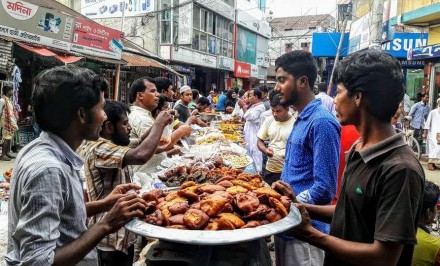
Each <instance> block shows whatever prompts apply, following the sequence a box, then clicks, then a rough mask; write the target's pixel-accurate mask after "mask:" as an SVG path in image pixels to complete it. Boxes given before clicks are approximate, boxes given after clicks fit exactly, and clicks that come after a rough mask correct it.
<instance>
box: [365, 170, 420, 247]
mask: <svg viewBox="0 0 440 266" xmlns="http://www.w3.org/2000/svg"><path fill="white" fill-rule="evenodd" d="M390 171H392V170H390ZM385 174H386V176H384V177H383V178H382V180H381V184H380V185H379V186H380V187H379V188H378V191H376V194H377V197H378V202H377V212H376V228H375V234H374V239H376V240H378V241H382V242H392V243H397V244H411V245H414V244H416V242H417V241H416V228H415V224H416V223H417V221H418V218H419V215H420V213H418V212H419V209H420V206H421V200H422V194H423V188H424V179H423V177H422V176H420V175H419V174H418V173H417V172H416V171H415V170H414V169H411V168H404V169H401V170H399V171H394V172H393V173H391V174H387V173H385Z"/></svg>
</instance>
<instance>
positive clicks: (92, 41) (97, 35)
mask: <svg viewBox="0 0 440 266" xmlns="http://www.w3.org/2000/svg"><path fill="white" fill-rule="evenodd" d="M123 38H124V33H123V32H121V31H118V30H114V29H111V28H108V27H105V26H102V25H100V24H98V23H94V22H92V21H88V20H85V19H81V18H76V19H75V29H74V31H73V40H72V48H71V50H72V51H76V52H80V53H82V54H89V55H94V56H100V57H105V58H111V59H118V60H120V59H121V55H122V48H123V45H122V39H123Z"/></svg>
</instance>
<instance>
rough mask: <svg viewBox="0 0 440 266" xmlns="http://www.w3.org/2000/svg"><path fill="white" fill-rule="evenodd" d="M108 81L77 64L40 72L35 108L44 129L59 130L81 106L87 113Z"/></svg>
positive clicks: (66, 124)
mask: <svg viewBox="0 0 440 266" xmlns="http://www.w3.org/2000/svg"><path fill="white" fill-rule="evenodd" d="M108 87H109V86H108V82H107V81H106V80H105V79H104V78H102V77H100V76H98V75H96V74H95V73H94V72H93V71H92V70H89V69H86V68H79V67H77V66H74V65H68V66H58V67H54V68H51V69H48V70H45V71H43V72H41V73H40V74H38V76H37V77H36V79H35V86H34V90H33V92H32V109H33V110H34V115H35V119H36V122H37V124H38V125H39V126H40V127H41V129H42V130H44V131H50V132H52V133H55V134H57V133H60V132H62V131H63V130H66V129H67V127H68V126H69V125H70V123H71V122H72V121H73V120H74V119H75V116H76V115H77V112H78V109H79V108H81V107H82V108H84V109H85V111H86V113H87V112H88V111H90V109H92V108H93V107H94V106H95V105H97V104H98V103H99V101H100V100H101V92H104V93H105V92H106V91H107V90H108Z"/></svg>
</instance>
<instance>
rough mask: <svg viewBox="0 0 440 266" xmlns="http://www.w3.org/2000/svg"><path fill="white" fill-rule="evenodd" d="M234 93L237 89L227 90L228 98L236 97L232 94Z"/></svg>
mask: <svg viewBox="0 0 440 266" xmlns="http://www.w3.org/2000/svg"><path fill="white" fill-rule="evenodd" d="M233 93H235V90H233V89H230V90H228V91H227V92H226V98H227V99H230V100H232V99H234V98H232V94H233Z"/></svg>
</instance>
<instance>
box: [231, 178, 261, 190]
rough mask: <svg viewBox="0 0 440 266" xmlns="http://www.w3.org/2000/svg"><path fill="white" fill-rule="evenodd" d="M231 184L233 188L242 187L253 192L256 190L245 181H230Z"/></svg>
mask: <svg viewBox="0 0 440 266" xmlns="http://www.w3.org/2000/svg"><path fill="white" fill-rule="evenodd" d="M231 183H232V184H234V185H235V186H242V187H244V188H245V189H247V190H254V189H256V187H254V186H253V185H251V184H249V183H248V182H246V181H243V180H232V181H231Z"/></svg>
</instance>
